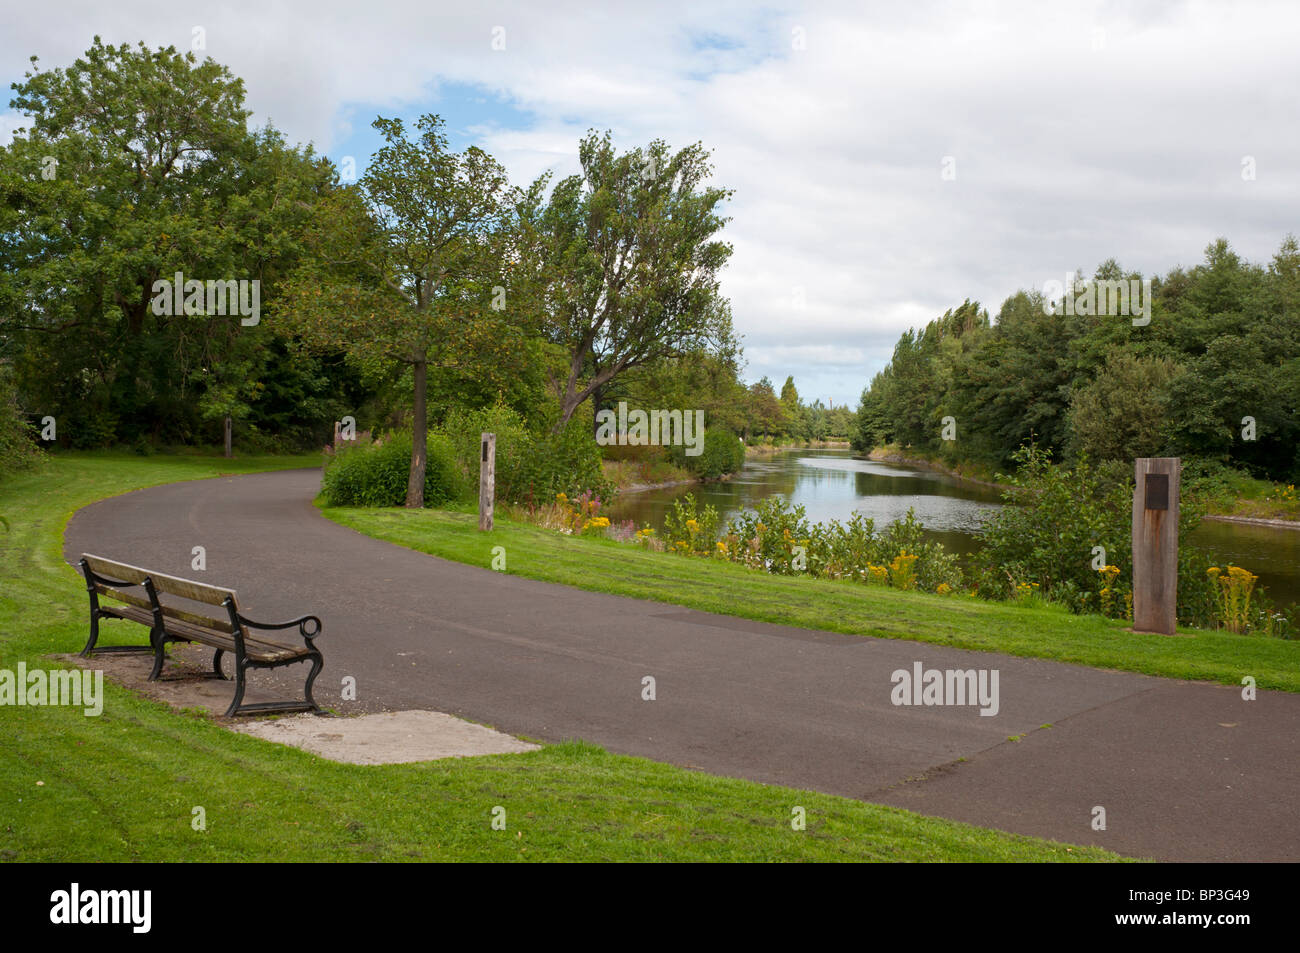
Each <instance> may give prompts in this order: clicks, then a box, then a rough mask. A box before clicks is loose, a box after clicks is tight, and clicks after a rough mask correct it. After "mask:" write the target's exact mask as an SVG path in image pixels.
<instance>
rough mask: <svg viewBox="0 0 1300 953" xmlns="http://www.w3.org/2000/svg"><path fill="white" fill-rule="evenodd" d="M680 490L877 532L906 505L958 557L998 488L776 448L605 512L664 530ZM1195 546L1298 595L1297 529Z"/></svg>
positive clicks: (1241, 534)
mask: <svg viewBox="0 0 1300 953" xmlns="http://www.w3.org/2000/svg"><path fill="white" fill-rule="evenodd" d="M687 493H693V494H695V499H696V500H697V501H699V502H700V503H701V504H704V503H708V504H711V505H712V506H713V507H714V508H715V509H717V511H718V513H719V515H720V516H721V518H722V522H723V523H724V524H725V523H726V521H727V519H728V518H729V517H731V516H734V515H736V514H737V513H739V512H740V511H741V510H743V509H745V508H747V507H752V506H753V505H754V504H756V503H758V502H759V501H760V500H764V499H767V498H768V497H773V496H779V497H782V498H783V499H785V500H786V501H788V502H789V503H791V504H795V505H802V506H803V507H804V509H805V510H806V511H807V514H808V518H809V519H810V520H813V521H814V522H823V521H826V520H832V519H838V520H841V521H843V520H847V519H848V518H849V517H850V516H852V515H853V514H854V513H861V514H862V515H863V516H866V517H869V518H871V519H873V520H875V521H876V528H877V529H882V528H883V527H884V526H885V525H886V524H887V523H889V522H890V521H891V520H895V519H900V518H901V517H903V516H904V515H905V514H906V513H907V510H908V507H911V508H912V509H914V510H915V511H916V518H917V519H918V520H920V521H921V523H923V524H924V525H925V527H926V530H927V535H928V536H929V537H930V538H931V539H933V540H935V541H936V542H941V543H943V544H944V546H945V547H947V549H948V550H949V551H951V552H955V553H958V554H961V555H969V554H971V553H973V552H976V551H977V550H978V549H979V548H980V542H979V538H978V537H977V536H976V535H975V534H976V532H977V531H978V530H979V528H980V526H981V525H982V523H983V522H984V520H986V519H987V518H988V516H989V514H991V513H993V512H996V511H997V509H998V508H999V506H1000V505H1001V504H1000V499H1001V497H1000V495H999V493H998V491H997V490H995V489H993V488H991V487H985V486H980V485H978V484H975V483H968V482H966V481H963V480H957V479H954V478H952V477H949V476H947V475H945V474H942V473H934V472H930V471H925V470H915V469H912V468H911V467H908V466H905V465H900V464H893V463H877V462H874V461H871V460H863V459H860V458H857V457H854V456H853V455H852V452H851V451H848V450H783V451H780V452H778V453H775V454H772V455H771V456H766V457H757V458H751V459H750V460H749V461H748V462H746V464H745V466H744V468H743V469H742V470H741V471H740V472H739V473H738V474H736V475H735V476H734V477H732V478H731V479H730V480H728V481H726V482H723V483H706V484H695V485H688V486H674V487H666V488H664V489H661V490H647V491H645V492H643V493H625V494H623V496H622V499H620V500H619V501H618V502H617V503H615V504H614V506H612V507H611V508H610V512H609V515H610V517H611V518H613V519H617V520H626V519H631V520H633V521H634V522H635V523H636V524H637V525H638V526H642V525H644V524H646V523H648V524H650V525H651V526H653V527H655V529H658V530H662V529H663V525H664V514H665V513H667V512H668V511H669V510H670V509H671V507H672V501H673V500H674V499H676V498H678V497H681V496H685V495H686V494H687ZM1194 542H1195V544H1196V545H1197V546H1199V547H1201V548H1202V549H1204V550H1206V551H1207V552H1209V553H1210V555H1211V557H1212V558H1214V559H1215V560H1217V561H1219V562H1221V563H1228V562H1232V563H1235V564H1237V565H1241V566H1245V567H1247V568H1248V569H1250V570H1251V571H1252V572H1255V573H1258V574H1259V576H1260V583H1261V584H1262V585H1264V586H1266V587H1267V588H1268V590H1269V594H1270V595H1271V596H1272V597H1273V598H1274V599H1275V600H1277V601H1278V602H1295V601H1297V600H1300V531H1297V530H1286V529H1269V528H1267V527H1260V526H1245V525H1240V524H1233V523H1217V522H1210V521H1207V522H1205V523H1204V524H1202V526H1201V528H1200V529H1199V530H1198V531H1197V533H1196V535H1195V537H1194Z"/></svg>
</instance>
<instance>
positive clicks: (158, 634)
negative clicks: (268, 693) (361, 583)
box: [78, 553, 325, 717]
mask: <svg viewBox="0 0 1300 953" xmlns="http://www.w3.org/2000/svg"><path fill="white" fill-rule="evenodd" d="M78 565H79V566H80V568H81V571H82V574H83V575H84V576H85V577H86V592H88V593H89V594H90V639H89V641H87V642H86V647H85V648H84V649H82V650H81V654H82V656H83V657H85V656H89V655H90V654H91V653H92V652H96V651H98V652H152V653H153V656H154V662H153V671H152V672H151V673H150V675H149V681H154V680H156V679H157V678H158V676H159V675H161V674H162V667H163V658H164V649H165V647H166V645H167V643H168V642H200V643H202V644H204V645H209V646H212V647H213V648H214V649H216V654H215V655H214V656H213V659H212V669H213V676H214V677H216V678H225V675H224V674H223V673H222V671H221V658H222V656H223V655H224V654H225V653H227V652H229V653H231V654H232V655H233V656H234V659H235V698H234V701H232V702H231V703H230V707H229V708H228V709H226V717H231V716H233V715H243V714H260V713H264V712H292V711H320V706H318V705H317V704H316V702H315V700H314V699H313V698H312V694H311V687H312V683H313V682H314V681H315V680H316V676H317V675H319V674H320V670H321V668H322V667H323V666H324V664H325V661H324V659H323V658H322V657H321V654H320V650H319V649H317V648H316V646H315V644H314V642H313V640H314V639H315V638H316V636H318V635H319V634H320V627H321V626H320V619H318V618H317V617H316V616H314V615H305V616H303V617H302V618H300V619H294V620H292V621H291V622H279V623H274V624H267V623H263V622H254V621H253V620H252V619H249V618H246V617H245V616H243V615H241V614H240V611H239V603H238V601H237V600H236V597H235V590H233V589H223V588H221V587H219V586H210V585H208V584H207V583H202V582H194V581H192V580H189V579H181V578H179V577H177V576H169V575H167V574H166V573H161V572H153V571H151V570H148V569H141V568H140V567H139V566H131V565H129V564H127V563H119V562H115V561H113V560H111V559H105V558H104V557H102V556H92V555H90V554H89V553H87V554H85V555H83V556H82V557H81V562H80V563H78ZM140 589H143V590H144V595H143V596H141V595H140V594H139V592H138V591H132V590H140ZM164 595H165V596H170V597H173V598H172V600H169V601H168V602H167V603H164V602H163V601H162V598H161V597H162V596H164ZM101 596H106V597H108V598H109V599H112V600H114V601H115V602H120V603H122V605H111V604H110V605H102V604H101V603H100V601H99V600H100V597H101ZM175 599H183V600H186V601H187V603H188V606H187V607H181V606H177V605H174V604H172V603H173V601H174V600H175ZM206 606H219V607H220V610H217V609H205V607H206ZM101 618H111V619H124V620H126V621H128V622H138V623H139V624H141V625H146V626H148V627H149V645H148V646H142V645H108V646H103V647H100V648H96V643H97V642H98V641H99V620H100V619H101ZM295 626H296V627H297V628H298V632H299V634H300V635H301V636H302V639H303V644H302V645H301V646H297V645H287V644H285V643H283V642H279V641H275V640H274V639H271V638H267V637H265V636H263V635H261V634H260V633H261V632H264V631H273V630H278V629H291V628H293V627H295ZM250 630H256V633H257V634H254V632H253V631H250ZM306 661H310V662H311V672H310V673H308V675H307V683H306V686H305V688H304V690H303V700H302V701H281V702H262V703H258V704H254V705H245V704H243V701H244V688H245V684H246V675H245V673H246V671H247V670H248V669H250V668H279V667H280V666H282V665H292V664H294V663H296V662H306Z"/></svg>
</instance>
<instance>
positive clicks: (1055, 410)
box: [853, 236, 1300, 480]
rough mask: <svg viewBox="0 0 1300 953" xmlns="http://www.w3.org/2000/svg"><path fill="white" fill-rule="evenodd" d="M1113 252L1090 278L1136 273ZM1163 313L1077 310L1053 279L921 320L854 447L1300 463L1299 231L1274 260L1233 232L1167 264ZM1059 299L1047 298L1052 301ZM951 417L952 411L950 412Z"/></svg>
mask: <svg viewBox="0 0 1300 953" xmlns="http://www.w3.org/2000/svg"><path fill="white" fill-rule="evenodd" d="M1134 278H1138V279H1141V278H1142V276H1141V275H1136V274H1132V273H1126V272H1125V271H1124V270H1123V269H1122V268H1121V267H1120V266H1119V264H1118V263H1117V262H1115V261H1114V260H1113V259H1111V260H1109V261H1106V262H1105V263H1103V264H1102V265H1101V266H1100V267H1099V268H1098V269H1097V273H1096V274H1095V275H1093V276H1092V278H1091V279H1088V280H1087V281H1081V283H1080V287H1081V289H1083V288H1086V285H1087V284H1089V283H1092V284H1093V285H1094V286H1095V285H1096V283H1098V282H1116V281H1120V280H1126V281H1127V280H1130V279H1134ZM1151 288H1152V294H1153V300H1152V302H1151V311H1150V315H1149V316H1150V321H1149V323H1143V321H1144V320H1145V316H1144V317H1142V318H1137V319H1134V318H1131V317H1130V316H1129V315H1124V314H1119V315H1110V316H1107V315H1097V314H1079V313H1071V312H1073V311H1075V309H1073V308H1064V307H1062V306H1061V302H1060V301H1057V302H1055V307H1053V306H1052V305H1053V303H1052V302H1050V301H1046V302H1045V300H1044V295H1043V293H1042V292H1040V291H1020V292H1017V293H1016V294H1015V295H1013V296H1011V297H1010V298H1008V299H1007V300H1006V301H1005V302H1004V303H1003V305H1002V307H1001V309H1000V310H999V311H998V314H997V318H996V320H990V317H989V313H988V311H986V310H982V309H981V308H980V306H979V304H978V303H977V302H972V301H969V300H967V301H966V302H964V303H963V304H962V305H961V306H960V307H958V308H955V309H952V310H950V311H948V312H947V313H945V314H944V315H943V316H942V317H940V318H937V319H936V320H934V321H931V322H930V323H929V324H927V325H926V326H925V328H923V329H921V330H919V331H911V330H909V331H907V332H905V333H904V334H903V336H902V337H901V338H900V339H899V341H898V344H897V346H896V347H895V348H894V354H893V358H892V359H891V361H890V362H889V364H888V365H887V366H886V367H885V369H884V370H882V371H881V372H880V373H879V374H877V375H876V376H875V377H874V378H873V379H872V381H871V384H870V385H869V386H868V387H867V389H866V390H865V391H864V392H863V394H862V401H861V404H860V405H859V408H858V415H857V422H856V429H855V433H854V436H853V443H854V446H855V448H857V449H859V450H865V449H869V448H871V447H873V446H878V445H881V444H886V443H893V444H899V445H902V446H905V447H907V446H910V447H913V448H916V449H918V450H920V451H923V452H926V453H930V454H937V455H939V456H941V457H943V458H945V459H949V460H952V461H954V462H955V461H958V460H964V461H976V462H984V463H987V464H990V465H992V466H998V467H1005V466H1007V465H1008V464H1009V463H1010V456H1011V454H1012V453H1013V452H1014V451H1015V450H1016V449H1017V448H1018V447H1019V446H1021V445H1022V444H1025V443H1029V442H1035V443H1037V444H1038V445H1039V446H1040V447H1044V448H1046V449H1048V450H1050V451H1052V453H1053V457H1054V459H1057V460H1067V461H1068V460H1074V459H1078V458H1079V457H1080V456H1082V455H1087V457H1088V458H1090V459H1092V460H1095V461H1105V460H1131V459H1132V458H1134V457H1139V456H1165V455H1169V456H1183V457H1199V458H1204V459H1207V460H1215V461H1218V462H1220V463H1223V464H1226V465H1229V466H1233V467H1236V468H1239V469H1243V470H1247V471H1249V472H1250V473H1252V474H1254V475H1256V476H1260V477H1267V478H1269V479H1274V480H1293V479H1294V478H1295V476H1296V475H1297V471H1298V470H1300V458H1298V456H1297V436H1298V435H1300V416H1298V415H1297V411H1298V410H1300V245H1298V244H1297V242H1296V240H1295V238H1294V237H1290V236H1288V238H1287V239H1286V240H1285V241H1284V242H1283V243H1282V245H1281V247H1280V248H1279V250H1278V252H1277V254H1276V255H1275V256H1274V257H1273V259H1272V261H1271V262H1269V263H1268V264H1267V265H1258V264H1251V263H1250V262H1247V261H1244V260H1242V259H1241V258H1240V257H1239V256H1238V255H1237V254H1236V253H1235V252H1233V250H1232V248H1231V247H1230V246H1229V244H1228V242H1227V241H1226V240H1225V239H1219V240H1217V241H1215V242H1213V243H1211V244H1210V245H1209V246H1208V247H1207V248H1206V250H1205V261H1204V263H1203V264H1200V265H1197V266H1196V267H1194V268H1191V269H1186V270H1185V269H1183V268H1176V269H1174V270H1173V271H1171V272H1169V273H1168V274H1167V275H1165V276H1163V277H1156V278H1152V283H1151ZM1045 305H1046V307H1045ZM945 418H951V420H945Z"/></svg>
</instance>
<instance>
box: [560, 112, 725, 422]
mask: <svg viewBox="0 0 1300 953" xmlns="http://www.w3.org/2000/svg"><path fill="white" fill-rule="evenodd" d="M578 158H579V162H580V163H581V166H582V172H581V174H579V175H574V176H570V177H569V178H566V179H564V180H562V181H561V182H559V183H558V184H557V185H556V186H555V189H554V191H553V192H552V194H551V199H550V202H549V203H548V205H547V206H546V208H545V209H544V210H540V218H539V222H538V225H539V229H540V231H541V233H542V234H543V235H544V236H545V242H546V247H547V257H546V261H547V269H546V286H547V291H546V294H545V295H544V301H545V304H544V311H545V315H546V318H547V320H548V322H549V335H550V338H551V339H552V340H553V341H555V342H556V343H558V344H560V345H561V346H563V347H564V349H565V351H566V352H567V355H568V368H567V371H566V373H565V376H564V380H563V382H562V383H561V382H559V381H557V390H558V391H559V394H560V415H559V420H558V421H557V422H556V424H555V428H556V431H557V432H558V431H559V430H561V429H563V427H564V426H565V424H567V423H568V420H569V418H570V417H572V416H573V414H574V412H575V411H576V410H577V409H578V407H579V406H581V405H582V403H583V402H584V401H585V400H587V398H589V397H591V396H592V395H593V394H595V395H597V397H598V398H599V394H600V391H601V389H602V388H603V387H605V385H607V384H608V383H609V382H610V381H612V380H613V379H614V378H615V377H616V376H618V375H619V374H621V373H622V372H623V371H625V370H627V369H628V368H631V367H637V366H640V365H643V364H646V363H648V362H651V361H654V360H658V359H663V358H670V357H674V356H677V355H681V354H686V353H690V352H692V351H698V350H701V349H705V350H708V349H715V348H716V349H719V350H721V351H726V350H728V349H729V347H730V345H731V344H732V339H733V334H732V327H731V309H730V306H729V304H728V303H727V301H726V299H725V298H723V297H722V296H721V295H720V294H719V292H718V273H719V271H720V270H721V268H722V267H723V265H724V264H725V263H726V261H727V259H728V258H729V257H730V255H731V246H730V245H728V244H727V243H725V242H722V241H719V240H717V239H716V238H715V237H714V236H715V235H716V234H717V232H718V231H719V230H721V228H722V227H723V225H724V224H725V223H726V221H727V219H725V218H724V217H723V216H722V215H721V214H720V211H719V207H720V205H721V204H722V203H723V201H725V200H726V199H727V198H728V196H729V195H730V194H731V193H730V192H729V191H728V190H726V189H721V188H715V187H710V186H706V185H705V184H704V183H705V180H706V179H707V178H708V176H709V175H710V174H711V172H712V168H711V166H710V165H709V162H708V153H707V152H706V151H705V150H704V148H703V147H702V146H700V145H699V144H698V143H697V144H695V145H691V146H687V147H686V148H684V149H681V150H680V151H678V152H677V153H675V154H673V153H671V152H670V151H669V149H668V146H667V145H666V144H665V143H664V142H663V141H661V140H655V141H653V142H651V143H650V144H649V146H648V147H646V148H645V149H640V148H637V149H633V150H631V151H630V152H626V153H623V154H622V155H619V154H618V153H617V152H616V151H615V149H614V145H613V143H612V141H611V138H610V134H609V133H605V134H604V135H603V136H599V135H597V134H596V133H594V132H592V133H589V134H588V135H587V136H586V138H584V139H583V140H582V141H581V143H580V144H579V146H578Z"/></svg>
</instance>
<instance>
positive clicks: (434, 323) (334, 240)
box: [286, 115, 508, 507]
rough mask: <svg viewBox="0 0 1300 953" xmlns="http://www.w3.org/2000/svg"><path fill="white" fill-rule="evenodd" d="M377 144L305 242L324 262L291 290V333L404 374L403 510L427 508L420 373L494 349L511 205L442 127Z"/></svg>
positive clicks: (379, 122)
mask: <svg viewBox="0 0 1300 953" xmlns="http://www.w3.org/2000/svg"><path fill="white" fill-rule="evenodd" d="M374 126H375V128H376V129H378V130H379V131H380V133H381V134H382V135H383V137H384V145H383V146H381V147H380V149H379V150H378V151H377V152H376V153H375V155H374V156H373V157H372V158H371V161H370V165H369V167H368V168H367V169H366V172H365V174H364V175H363V176H362V177H361V180H360V181H359V182H358V188H356V189H355V190H347V191H346V192H344V193H342V194H341V195H340V196H339V198H338V200H337V201H336V202H335V203H333V205H332V207H329V208H326V209H324V210H323V214H322V216H321V218H320V220H319V222H318V227H317V228H316V229H315V230H314V232H313V241H314V242H315V245H316V247H317V248H318V250H319V253H320V256H321V263H312V264H311V265H310V266H309V267H306V268H304V269H302V270H300V271H298V272H297V273H296V274H295V275H294V277H293V280H292V282H291V284H290V287H289V289H288V295H287V296H288V297H289V299H290V300H291V303H292V306H291V307H289V308H286V324H287V326H288V327H289V328H290V329H291V330H292V331H293V332H294V333H296V334H297V335H299V337H300V338H301V339H302V340H303V341H304V342H305V343H306V344H308V345H309V346H311V347H314V348H317V349H321V350H331V349H345V350H352V351H355V352H357V353H359V354H362V355H365V356H368V357H370V358H373V359H381V360H392V361H397V362H399V363H401V364H405V365H408V366H409V367H410V369H411V375H412V394H413V396H412V451H411V468H410V474H409V477H408V482H407V489H406V505H407V506H412V507H418V506H423V505H424V475H425V468H426V464H427V453H428V443H427V437H428V410H427V393H428V373H429V367H430V364H431V363H432V364H433V365H434V366H435V367H439V366H453V365H456V364H457V363H458V362H459V361H460V360H461V358H462V356H463V355H464V354H466V353H467V352H469V351H479V352H483V351H491V350H493V349H494V347H496V346H498V341H499V337H500V334H499V332H500V331H501V329H502V328H503V327H504V325H505V322H504V320H498V319H496V318H495V317H494V315H496V314H497V312H495V311H493V309H492V300H491V299H492V297H493V295H494V291H493V289H494V288H504V286H499V285H496V284H495V283H494V282H495V281H496V280H497V279H498V276H499V275H500V273H501V264H500V262H497V261H493V260H492V258H493V255H492V251H493V250H494V249H496V248H497V247H498V245H497V243H496V242H495V241H494V238H493V236H494V235H495V234H496V233H497V231H498V230H499V228H500V225H501V220H502V217H503V215H504V213H505V209H506V207H507V200H508V195H507V193H508V184H507V180H506V174H505V170H504V169H503V168H502V167H501V165H500V163H498V162H497V161H496V160H495V159H493V158H492V157H491V156H489V155H488V154H487V153H486V152H484V151H483V150H482V149H479V148H478V147H476V146H470V147H469V148H468V149H466V150H465V151H464V152H463V153H456V152H453V151H451V150H450V149H449V148H448V143H447V138H446V136H445V135H444V133H443V131H442V127H443V121H442V119H441V118H439V117H438V116H435V115H426V116H423V117H421V118H420V119H419V120H417V122H416V128H417V129H418V130H419V136H418V137H417V138H416V139H414V140H412V139H410V138H408V137H407V134H406V130H405V128H404V126H403V124H402V121H401V120H400V119H384V118H382V117H381V118H379V119H376V120H375V122H374Z"/></svg>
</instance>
